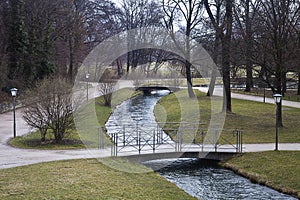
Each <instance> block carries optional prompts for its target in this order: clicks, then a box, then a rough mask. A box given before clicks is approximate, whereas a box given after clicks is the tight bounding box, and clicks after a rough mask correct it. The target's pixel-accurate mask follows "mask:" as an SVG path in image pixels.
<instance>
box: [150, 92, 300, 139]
mask: <svg viewBox="0 0 300 200" xmlns="http://www.w3.org/2000/svg"><path fill="white" fill-rule="evenodd" d="M195 92H196V94H197V97H198V103H199V110H200V116H201V122H203V123H208V122H209V120H210V114H211V113H210V112H211V110H210V109H211V100H210V97H207V96H206V94H204V93H201V92H199V91H195ZM186 93H187V92H186V91H184V90H181V91H179V92H177V93H176V94H171V95H168V96H166V97H163V98H162V99H161V100H160V101H159V102H158V104H157V106H156V107H155V115H156V118H157V120H158V121H160V122H164V121H165V120H166V121H167V122H179V121H180V120H181V117H182V116H181V115H184V113H181V112H180V105H179V103H178V102H179V100H178V99H179V98H181V99H184V98H188V97H186V96H187V95H186ZM180 101H181V102H184V100H180ZM185 107H187V106H186V105H185ZM188 109H191V113H194V111H195V110H194V109H195V108H194V107H192V105H191V106H190V108H188ZM232 109H233V110H232V113H227V115H226V120H225V126H224V129H225V130H227V131H224V133H222V135H221V136H222V137H224V138H226V140H229V141H231V142H232V143H234V142H235V137H233V135H232V130H234V129H241V130H242V131H243V143H274V142H275V114H276V113H275V106H274V105H272V104H264V103H260V102H252V101H245V100H237V99H232ZM282 114H283V125H284V127H282V128H280V129H279V142H281V143H300V123H299V119H300V109H298V108H291V107H283V113H282ZM202 128H203V129H206V128H207V126H199V131H198V135H197V136H198V137H197V139H196V141H198V142H201V134H200V133H201V130H202ZM220 143H224V141H220Z"/></svg>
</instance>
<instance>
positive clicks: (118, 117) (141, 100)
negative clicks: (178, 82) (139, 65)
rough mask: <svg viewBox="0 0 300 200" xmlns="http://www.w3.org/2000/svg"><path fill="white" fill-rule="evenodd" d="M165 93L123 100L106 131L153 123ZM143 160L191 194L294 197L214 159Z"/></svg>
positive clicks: (205, 198)
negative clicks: (220, 165) (258, 182)
mask: <svg viewBox="0 0 300 200" xmlns="http://www.w3.org/2000/svg"><path fill="white" fill-rule="evenodd" d="M167 94H168V91H161V92H157V93H155V94H153V95H148V96H143V95H140V96H137V97H134V98H132V99H129V100H127V101H124V102H123V103H122V104H120V105H119V106H118V107H117V108H116V109H115V111H114V112H113V113H112V115H111V116H110V118H109V120H108V121H107V123H106V128H107V132H108V134H112V133H115V132H118V131H120V130H121V129H122V126H123V125H124V124H135V123H139V124H140V125H142V127H145V128H147V125H149V124H153V123H155V117H154V114H153V109H154V106H155V104H156V103H157V101H158V100H159V99H160V98H161V97H162V96H165V95H167ZM144 164H145V165H146V166H148V167H151V168H152V169H154V170H155V171H157V172H158V173H159V174H160V175H161V176H163V177H165V178H166V179H167V180H169V181H171V182H173V183H175V184H176V185H177V186H178V187H179V188H181V189H183V190H184V191H186V192H187V193H189V194H190V195H192V196H195V197H197V198H199V199H203V200H211V199H214V200H215V199H224V200H228V199H249V200H253V199H257V200H258V199H259V200H266V199H278V200H279V199H280V200H283V199H284V200H285V199H286V200H296V198H293V197H291V196H289V195H285V194H282V193H279V192H277V191H275V190H273V189H270V188H268V187H265V186H261V185H258V184H253V183H251V182H250V181H249V180H248V179H245V178H243V177H241V176H238V175H236V174H235V173H233V172H232V171H230V170H227V169H224V168H221V167H219V166H218V165H217V163H215V162H203V161H201V160H199V159H176V160H174V159H170V160H157V161H149V162H146V163H144Z"/></svg>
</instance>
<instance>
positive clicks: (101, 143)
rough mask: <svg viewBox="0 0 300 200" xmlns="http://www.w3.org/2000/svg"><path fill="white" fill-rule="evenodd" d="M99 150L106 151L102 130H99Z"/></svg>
mask: <svg viewBox="0 0 300 200" xmlns="http://www.w3.org/2000/svg"><path fill="white" fill-rule="evenodd" d="M98 149H104V133H103V131H102V128H101V127H99V128H98Z"/></svg>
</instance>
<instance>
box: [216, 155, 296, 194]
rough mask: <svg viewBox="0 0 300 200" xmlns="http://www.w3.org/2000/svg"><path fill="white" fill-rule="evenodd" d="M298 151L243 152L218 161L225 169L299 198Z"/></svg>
mask: <svg viewBox="0 0 300 200" xmlns="http://www.w3.org/2000/svg"><path fill="white" fill-rule="evenodd" d="M299 158H300V151H278V152H276V151H266V152H252V153H244V154H243V155H240V156H236V157H233V158H231V159H228V160H226V161H223V162H221V163H220V165H221V166H222V167H224V168H226V169H229V170H232V171H233V172H235V173H236V174H238V175H240V176H243V177H245V178H247V179H249V180H250V181H251V182H253V183H256V184H260V185H265V186H267V187H270V188H273V189H274V190H277V191H279V192H282V193H285V194H289V195H292V196H294V197H297V198H298V199H300V181H299V174H300V169H299V165H300V162H299Z"/></svg>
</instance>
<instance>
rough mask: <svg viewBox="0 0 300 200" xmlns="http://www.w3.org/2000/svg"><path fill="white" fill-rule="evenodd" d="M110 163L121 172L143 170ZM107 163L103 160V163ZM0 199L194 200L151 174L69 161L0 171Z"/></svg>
mask: <svg viewBox="0 0 300 200" xmlns="http://www.w3.org/2000/svg"><path fill="white" fill-rule="evenodd" d="M116 159H117V158H115V159H110V161H111V162H118V164H122V165H123V167H124V168H131V169H132V170H134V171H137V172H138V171H143V170H144V168H145V167H144V166H141V165H138V164H133V163H129V162H127V161H124V160H121V159H117V161H116ZM106 162H107V160H106ZM0 171H1V173H0V199H6V200H10V199H13V200H18V199H20V200H23V199H30V200H34V199H130V200H133V199H195V198H193V197H191V196H189V195H188V194H186V193H185V192H184V191H183V190H181V189H179V188H177V187H176V185H175V184H173V183H170V182H168V181H167V180H165V179H164V178H162V177H160V176H159V175H158V174H156V173H154V172H148V173H126V172H122V171H117V170H114V169H112V168H109V167H107V166H106V165H104V164H101V163H100V162H99V161H97V160H93V159H90V160H72V161H59V162H49V163H41V164H35V165H30V166H25V167H17V168H12V169H4V170H0Z"/></svg>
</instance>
